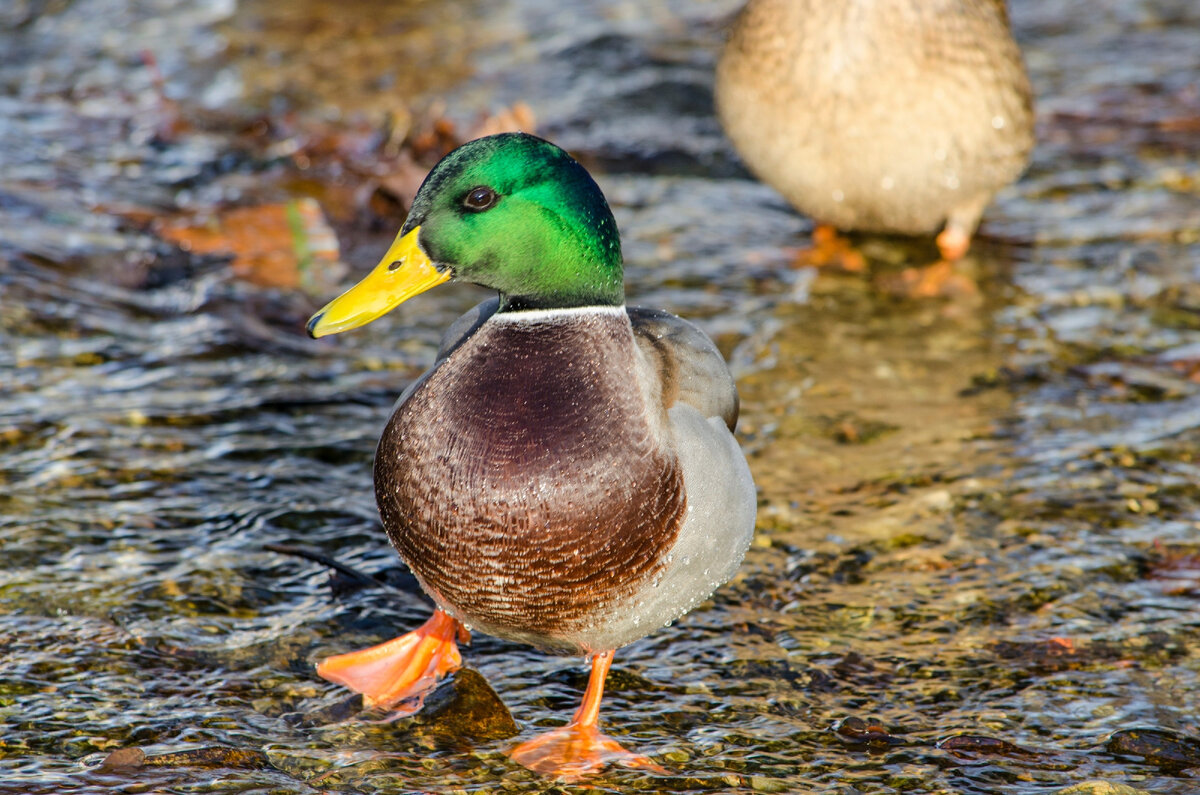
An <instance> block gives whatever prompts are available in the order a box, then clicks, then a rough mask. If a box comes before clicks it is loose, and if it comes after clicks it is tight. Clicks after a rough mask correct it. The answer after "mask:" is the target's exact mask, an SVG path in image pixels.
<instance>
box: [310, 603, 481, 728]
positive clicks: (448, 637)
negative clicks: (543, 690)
mask: <svg viewBox="0 0 1200 795" xmlns="http://www.w3.org/2000/svg"><path fill="white" fill-rule="evenodd" d="M460 636H461V637H462V638H463V640H464V642H465V641H466V640H467V639H468V638H469V637H470V636H469V635H467V634H466V630H465V628H464V627H463V626H462V624H460V623H458V621H456V620H455V619H453V618H451V617H450V616H449V615H447V614H446V613H444V612H442V611H441V610H435V611H434V613H433V615H432V616H431V617H430V618H429V620H428V621H426V622H425V623H424V624H422V625H421V626H420V627H419V628H418V629H415V630H413V631H412V632H409V633H408V634H406V635H401V636H400V637H398V638H394V639H392V640H389V641H387V642H386V643H381V644H379V645H378V646H372V647H371V648H369V649H363V650H361V651H353V652H349V653H347V654H338V655H335V656H333V657H329V658H327V659H325V660H322V661H321V662H320V663H319V664H318V665H317V675H318V676H320V677H322V678H323V679H328V680H329V681H330V682H335V683H337V684H339V685H344V686H346V687H348V688H350V689H351V690H353V691H355V692H356V693H362V695H363V703H364V704H365V705H366V706H368V707H379V708H382V709H388V710H393V713H394V715H393V717H403V716H405V715H411V714H413V713H414V712H417V711H418V710H420V709H421V705H422V704H423V703H424V701H425V696H427V695H429V693H430V692H432V691H433V688H434V687H435V686H436V684H437V680H438V679H440V678H441V677H443V676H445V675H446V674H448V673H450V672H451V671H455V670H457V669H458V668H460V667H462V655H461V654H459V652H458V644H457V643H456V639H457V638H458V637H460ZM402 702H403V704H402ZM397 705H400V706H399V708H396V707H397Z"/></svg>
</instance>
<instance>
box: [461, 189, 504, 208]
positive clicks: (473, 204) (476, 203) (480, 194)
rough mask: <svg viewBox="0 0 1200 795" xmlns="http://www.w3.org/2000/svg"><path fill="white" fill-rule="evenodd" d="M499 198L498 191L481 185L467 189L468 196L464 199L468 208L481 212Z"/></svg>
mask: <svg viewBox="0 0 1200 795" xmlns="http://www.w3.org/2000/svg"><path fill="white" fill-rule="evenodd" d="M499 198H500V197H499V196H497V195H496V191H494V190H492V189H491V188H489V187H487V186H485V185H480V186H479V187H478V188H471V189H470V190H469V191H467V195H466V198H464V199H463V206H464V207H466V208H467V209H468V210H475V211H476V212H480V211H482V210H486V209H488V208H490V207H491V206H492V205H494V204H495V203H496V200H497V199H499Z"/></svg>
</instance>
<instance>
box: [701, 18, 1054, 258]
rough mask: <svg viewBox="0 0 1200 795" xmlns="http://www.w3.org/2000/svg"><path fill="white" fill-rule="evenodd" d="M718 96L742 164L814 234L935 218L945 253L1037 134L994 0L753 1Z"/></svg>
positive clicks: (923, 226)
mask: <svg viewBox="0 0 1200 795" xmlns="http://www.w3.org/2000/svg"><path fill="white" fill-rule="evenodd" d="M716 103H717V112H718V115H719V116H720V119H721V123H722V124H723V125H724V128H725V131H726V133H727V134H728V136H729V138H730V140H731V141H732V142H733V144H734V146H735V147H736V148H737V150H738V152H739V153H740V154H741V156H742V158H743V159H744V161H745V162H746V165H747V166H748V167H749V168H750V170H751V171H752V172H754V174H755V175H756V176H758V177H759V178H760V179H762V180H763V181H764V182H766V183H768V184H770V185H771V186H773V187H774V188H775V189H776V190H778V191H779V192H780V193H782V194H783V195H784V197H786V198H787V200H788V201H789V202H791V203H792V204H793V205H794V206H795V207H796V208H797V209H798V210H800V211H801V212H802V213H804V214H806V215H809V216H811V217H812V218H813V219H814V220H816V221H817V222H818V224H819V227H818V230H819V231H818V232H814V237H816V238H817V239H818V240H820V239H822V237H825V238H826V239H827V238H828V235H829V234H830V231H831V230H828V228H827V227H835V228H837V229H841V230H857V231H863V232H884V233H900V234H907V235H925V234H933V233H935V232H938V231H939V230H940V234H938V237H937V243H938V248H939V250H940V251H941V254H942V257H943V259H944V260H946V261H952V260H955V259H958V258H959V257H961V256H962V255H963V254H965V253H966V251H967V248H968V247H969V246H970V242H971V236H972V234H973V233H974V232H975V229H976V227H977V226H978V224H979V219H980V216H981V215H982V213H983V210H984V208H985V207H986V206H987V204H988V202H990V201H991V199H992V197H993V196H994V195H995V194H996V192H997V191H998V190H1000V188H1002V187H1003V186H1005V185H1007V184H1009V183H1010V182H1012V181H1013V180H1015V179H1016V178H1017V176H1018V175H1019V174H1020V173H1021V171H1022V170H1023V169H1024V168H1025V165H1026V163H1027V162H1028V159H1029V153H1030V150H1031V149H1032V147H1033V109H1032V92H1031V90H1030V86H1029V79H1028V77H1027V76H1026V74H1025V67H1024V65H1023V63H1022V60H1021V53H1020V50H1019V49H1018V48H1017V45H1016V42H1014V41H1013V38H1012V33H1011V31H1010V30H1009V22H1008V14H1007V12H1006V9H1005V4H1004V0H750V2H748V3H747V4H746V7H745V8H744V9H743V10H742V12H741V14H740V15H739V16H738V17H737V19H736V21H735V22H734V25H733V29H732V32H731V34H730V37H729V41H728V44H727V45H726V47H725V50H724V52H723V54H722V56H721V59H720V62H719V64H718V66H717V76H716ZM821 227H826V228H825V229H822V228H821Z"/></svg>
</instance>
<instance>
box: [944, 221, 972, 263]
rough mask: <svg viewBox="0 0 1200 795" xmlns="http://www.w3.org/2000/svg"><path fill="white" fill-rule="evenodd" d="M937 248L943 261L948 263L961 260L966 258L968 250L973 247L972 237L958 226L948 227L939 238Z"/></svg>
mask: <svg viewBox="0 0 1200 795" xmlns="http://www.w3.org/2000/svg"><path fill="white" fill-rule="evenodd" d="M937 247H938V251H939V252H941V255H942V259H943V260H945V261H947V262H954V261H955V260H960V259H962V258H963V257H964V256H966V253H967V249H969V248H970V247H971V235H970V234H968V233H967V232H966V231H965V230H963V229H961V228H959V227H957V226H953V225H947V226H946V228H945V229H943V230H942V231H941V234H939V235H938V236H937Z"/></svg>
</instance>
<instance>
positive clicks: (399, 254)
mask: <svg viewBox="0 0 1200 795" xmlns="http://www.w3.org/2000/svg"><path fill="white" fill-rule="evenodd" d="M420 231H421V227H419V226H418V227H415V228H414V229H413V230H412V231H411V232H409V233H408V234H407V235H396V240H395V241H394V242H393V243H392V246H391V248H389V249H388V250H387V253H386V254H384V255H383V260H381V261H380V263H379V264H378V265H376V266H375V268H374V270H372V271H371V272H370V273H368V274H367V276H366V278H365V279H363V280H362V281H361V282H359V283H358V284H356V285H354V286H353V287H351V288H350V289H349V290H347V291H346V292H344V293H342V294H341V295H339V296H338V297H337V298H335V299H333V300H332V301H330V302H329V303H328V304H326V305H325V307H324V308H323V309H322V310H321V311H320V312H318V313H317V314H315V315H313V316H312V317H311V318H309V321H308V326H307V327H306V328H307V329H308V335H309V336H310V337H314V338H316V337H324V336H326V335H327V334H337V333H338V332H340V331H348V330H350V329H352V328H358V327H359V326H365V325H366V324H367V323H370V322H371V321H372V320H374V319H376V318H377V317H380V316H381V315H385V314H387V313H388V312H390V311H391V310H393V309H395V308H396V307H397V306H399V305H400V304H402V303H404V302H405V301H407V300H408V299H409V298H412V297H413V296H414V295H419V294H420V293H423V292H425V291H426V290H428V289H430V288H431V287H436V286H437V285H439V284H441V283H442V282H445V281H448V280H449V279H450V271H448V270H447V271H439V270H438V269H437V268H435V267H434V266H433V263H432V262H430V260H429V257H427V256H425V252H424V251H422V250H421V246H420V245H419V244H418V243H417V233H418V232H420Z"/></svg>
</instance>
